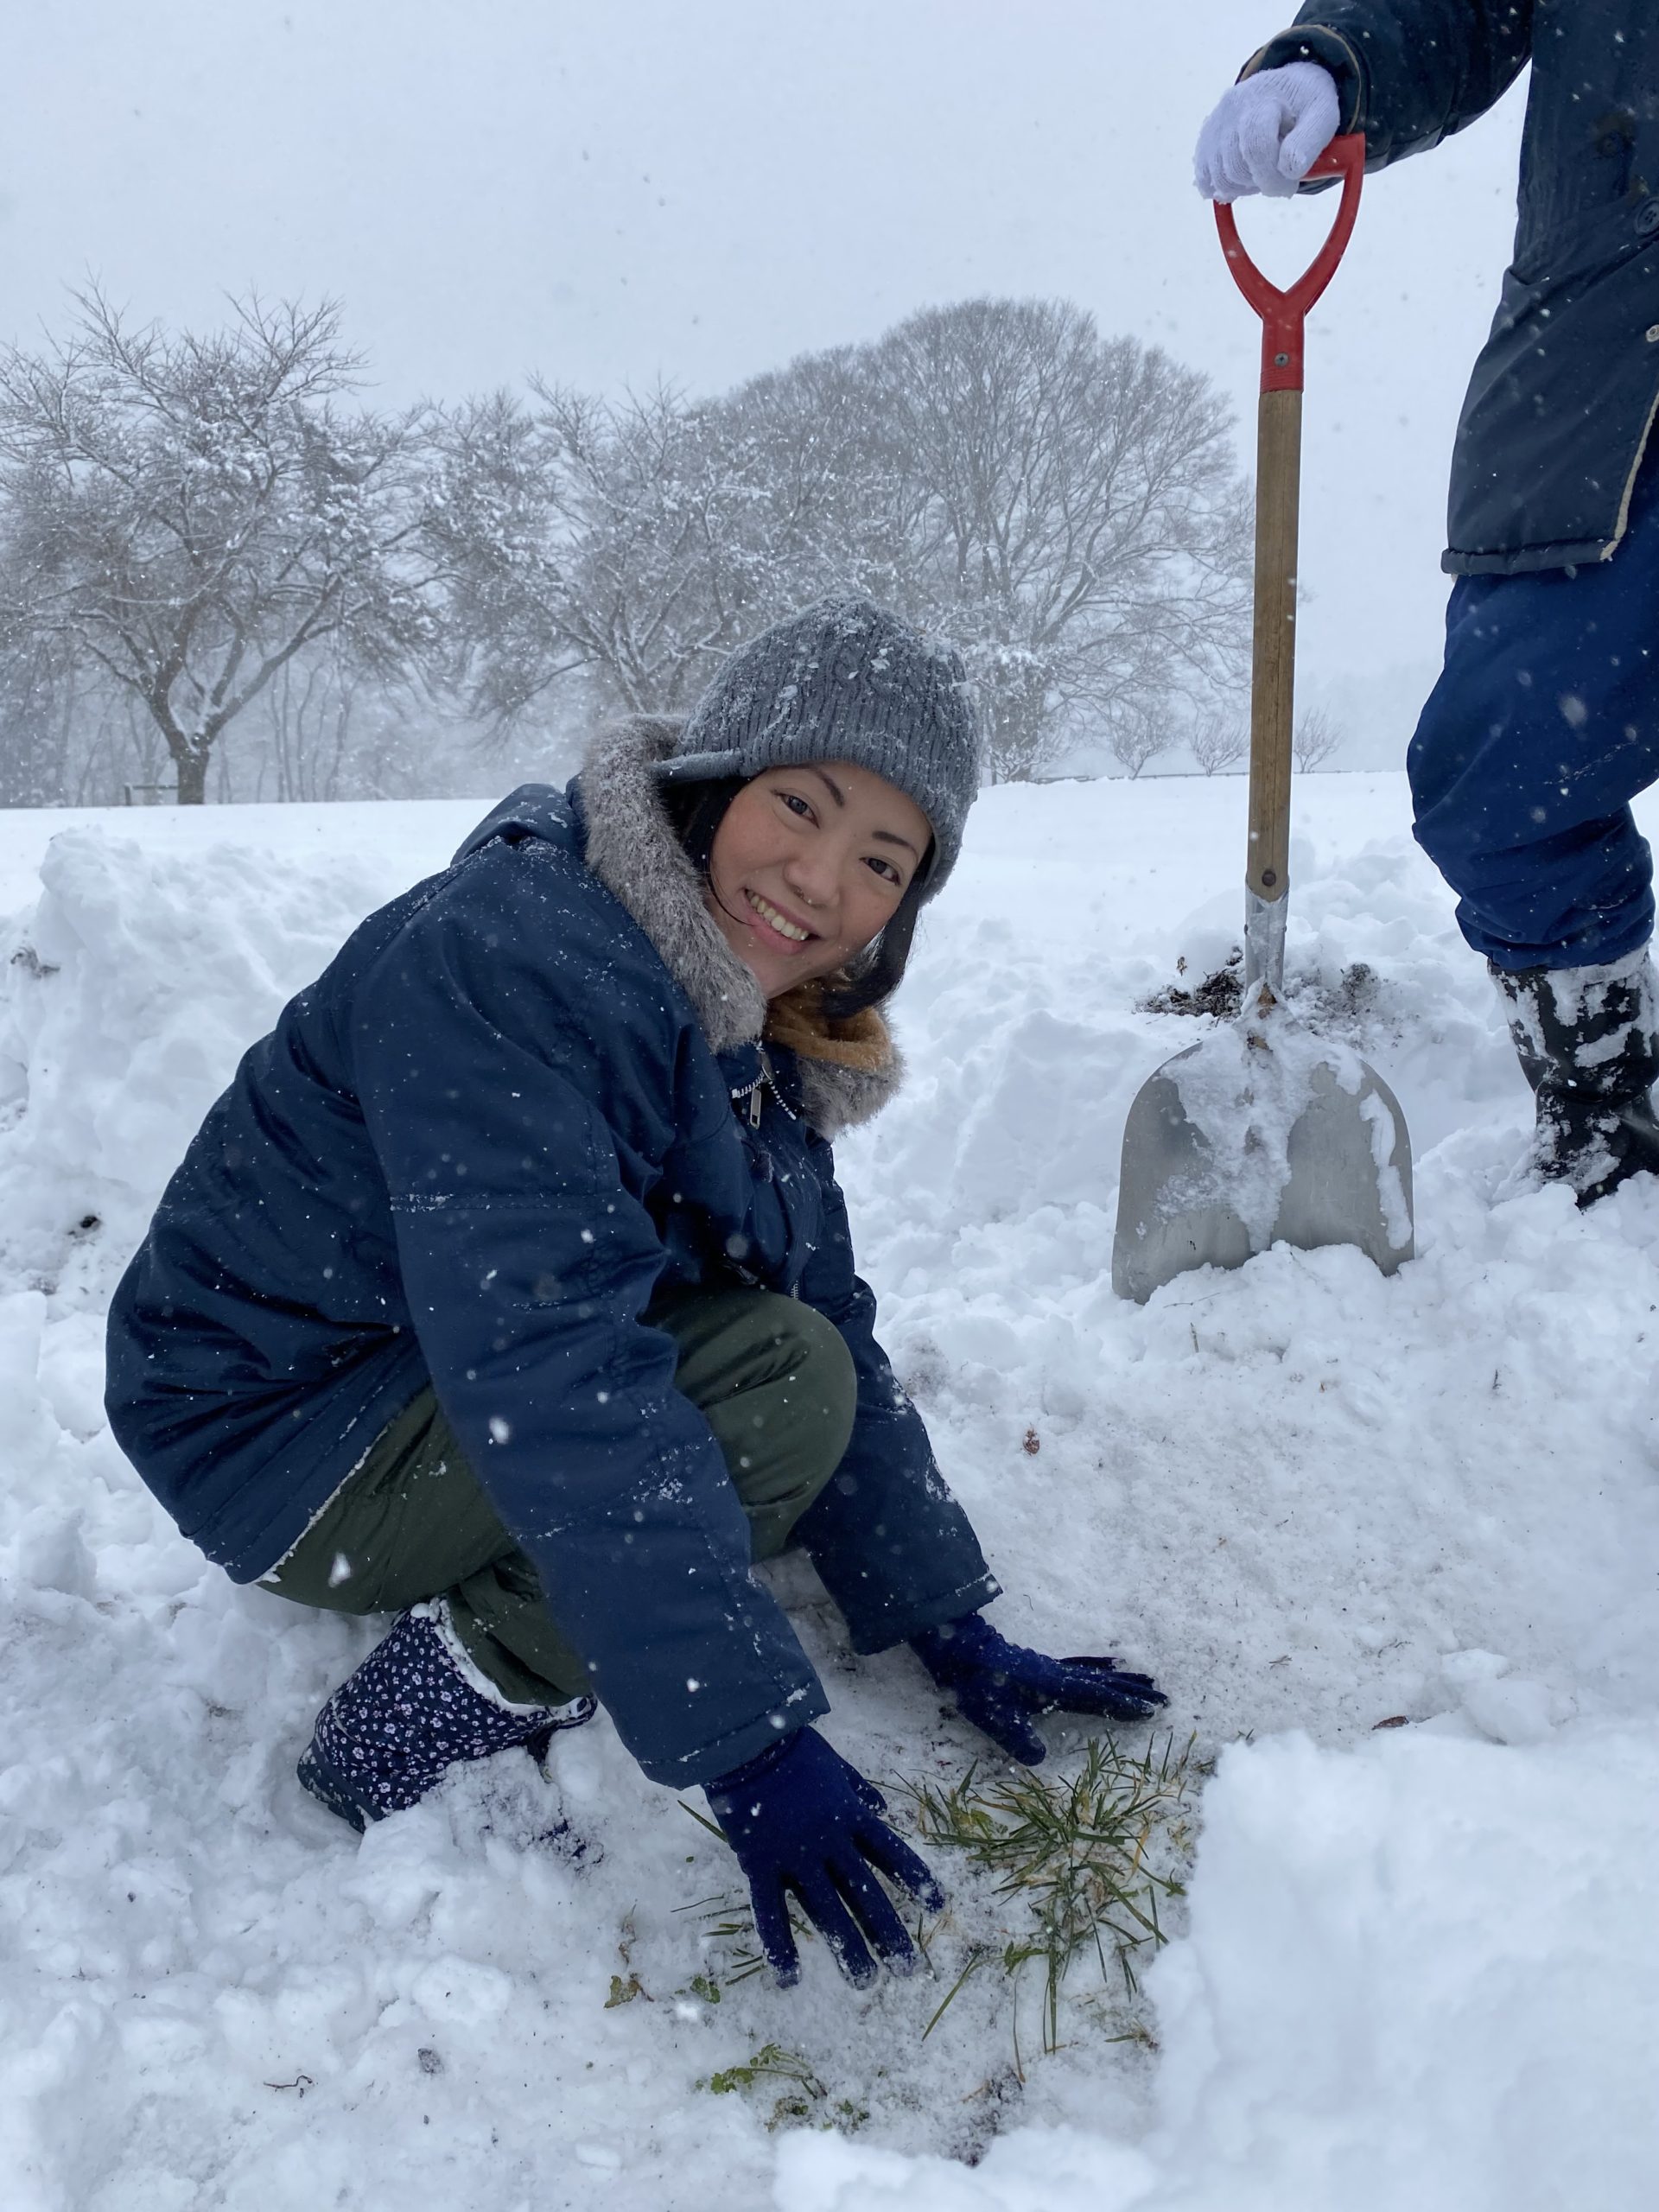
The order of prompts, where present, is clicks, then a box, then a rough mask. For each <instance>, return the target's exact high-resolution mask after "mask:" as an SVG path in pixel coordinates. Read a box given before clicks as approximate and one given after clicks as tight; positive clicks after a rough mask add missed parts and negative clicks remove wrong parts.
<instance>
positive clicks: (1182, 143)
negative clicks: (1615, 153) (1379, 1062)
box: [0, 0, 1520, 764]
mask: <svg viewBox="0 0 1659 2212" xmlns="http://www.w3.org/2000/svg"><path fill="white" fill-rule="evenodd" d="M1290 12H1292V10H1290V9H1289V8H1288V7H1287V9H1285V10H1283V11H1282V12H1281V10H1279V9H1277V8H1275V7H1274V6H1272V5H1271V4H1258V0H1184V4H1183V5H1182V6H1181V7H1180V9H1179V10H1173V9H1172V8H1170V7H1169V6H1168V5H1167V4H1160V5H1157V6H1154V7H1141V8H1131V7H1128V6H1125V5H1122V4H1113V0H1020V5H1019V6H1018V7H1011V6H1009V5H1008V4H1007V0H795V4H790V0H701V4H697V0H470V4H466V5H463V4H461V0H288V4H283V0H231V4H228V5H227V4H226V0H12V9H11V15H10V22H11V31H10V37H9V39H8V41H7V42H6V49H5V58H4V67H5V75H6V85H5V92H4V113H3V118H0V302H3V309H0V334H4V335H7V336H11V337H16V338H18V339H22V340H29V338H30V337H31V336H32V335H33V334H36V333H38V331H39V329H40V327H41V325H42V324H46V325H48V326H50V325H56V324H60V323H61V322H62V321H64V319H65V316H66V312H67V290H66V288H67V287H69V286H72V285H73V284H74V283H77V282H79V281H81V280H82V279H84V277H85V276H86V274H88V273H92V274H96V275H97V276H98V277H100V278H101V279H102V281H103V282H104V283H105V284H106V285H107V286H108V287H109V289H111V292H112V293H113V294H114V295H115V296H116V297H117V298H118V299H119V300H121V301H123V302H126V303H127V304H128V305H130V307H131V308H133V309H134V310H135V311H136V312H137V313H139V314H141V315H146V316H148V315H158V316H161V317H162V318H164V319H168V320H171V321H196V322H205V321H211V320H213V318H214V317H215V316H216V315H217V314H218V312H219V306H220V302H221V300H222V296H223V294H224V293H225V292H226V291H227V290H230V291H234V290H240V289H245V288H246V287H248V286H250V285H257V287H258V289H260V290H262V291H264V292H265V293H267V294H269V295H274V296H281V295H288V294H302V295H306V296H313V297H315V296H317V295H319V294H321V293H325V292H327V293H332V294H334V295H337V296H339V297H340V299H341V300H342V301H343V302H344V303H345V306H346V316H347V328H348V332H349V334H350V336H351V338H352V339H353V341H354V342H355V343H356V344H358V345H359V346H362V347H364V348H365V349H366V350H367V352H368V353H369V354H370V355H371V357H372V363H373V368H374V373H375V376H376V378H377V380H378V385H379V386H380V389H381V391H382V392H383V394H384V395H385V397H388V398H392V399H403V398H407V397H416V396H417V395H419V394H422V393H429V394H432V395H434V396H436V397H454V396H456V395H459V394H460V393H461V392H462V391H468V390H473V389H476V388H478V387H480V386H485V385H493V384H499V383H502V382H511V381H513V380H516V379H517V378H519V377H520V376H522V375H523V374H524V372H526V371H528V370H531V369H540V370H542V371H543V372H546V373H547V374H548V375H550V376H551V377H555V378H560V379H563V380H565V381H569V382H572V383H575V384H579V385H587V386H589V387H593V388H597V389H611V388H615V387H620V386H621V385H625V384H635V385H642V384H646V383H649V382H651V381H652V380H653V379H654V378H657V377H658V375H662V376H665V377H668V378H671V379H673V380H675V381H677V382H679V383H681V384H683V385H686V386H688V387H689V388H690V389H691V390H693V391H717V390H719V389H721V388H722V387H723V386H725V385H728V384H730V383H733V382H734V381H735V380H737V379H738V378H741V377H743V376H745V375H747V374H748V373H750V372H753V371H756V370H759V369H762V368H766V367H769V366H772V365H776V364H778V363H780V362H782V361H784V360H786V359H789V358H790V357H791V355H793V354H795V353H800V352H802V351H804V350H807V349H809V348H812V347H816V346H826V345H831V344H835V343H837V342H840V341H842V340H848V339H857V338H862V337H867V336H870V335H873V334H875V333H876V332H878V331H880V330H881V329H883V328H885V327H887V325H888V324H890V323H892V322H893V321H897V320H898V319H899V317H900V316H902V315H906V314H907V313H908V312H909V311H910V310H911V309H912V308H916V307H918V306H920V305H922V304H924V303H925V302H938V301H944V300H949V299H955V298H961V297H963V296H969V295H973V294H976V293H997V294H1007V295H1024V294H1048V295H1059V296H1065V297H1067V298H1069V299H1072V300H1075V301H1077V302H1080V303H1082V304H1083V305H1084V306H1086V307H1088V308H1090V309H1091V310H1092V311H1093V312H1094V313H1095V315H1096V316H1097V317H1098V318H1099V321H1100V322H1101V324H1102V327H1103V328H1104V329H1106V330H1108V331H1109V332H1118V331H1124V332H1128V333H1130V334H1133V335H1135V336H1136V337H1139V338H1141V339H1142V340H1147V341H1150V342H1155V343H1158V344H1161V345H1164V346H1167V347H1168V348H1169V349H1170V350H1171V351H1172V352H1173V353H1176V354H1177V355H1179V357H1180V358H1181V359H1184V360H1185V361H1188V362H1191V363H1193V364H1195V365H1199V366H1202V367H1204V368H1206V369H1207V370H1209V371H1210V372H1211V373H1212V374H1213V375H1215V376H1216V377H1217V378H1218V379H1219V380H1220V381H1221V382H1222V383H1223V384H1224V385H1225V386H1226V388H1227V389H1228V391H1230V393H1231V394H1232V395H1233V397H1234V398H1235V401H1236V404H1237V405H1238V407H1239V409H1240V411H1241V416H1242V418H1243V429H1244V431H1245V433H1246V435H1247V437H1248V434H1249V424H1250V421H1251V417H1252V415H1253V408H1254V391H1255V322H1254V319H1253V317H1252V316H1251V315H1249V311H1248V309H1246V308H1245V307H1244V305H1243V302H1242V301H1240V300H1239V299H1238V298H1237V296H1236V295H1235V293H1234V292H1233V290H1232V288H1231V285H1230V281H1229V279H1228V277H1227V276H1226V274H1225V271H1224V266H1223V264H1222V262H1221V258H1220V256H1219V253H1218V251H1217V246H1216V243H1215V235H1214V230H1213V226H1212V223H1211V216H1210V213H1209V211H1208V210H1207V209H1206V208H1205V207H1204V206H1203V204H1202V203H1201V202H1200V201H1199V200H1198V198H1197V197H1196V195H1195V194H1194V193H1193V191H1192V184H1191V175H1190V161H1191V150H1192V139H1193V137H1194V134H1195V132H1196V130H1197V128H1198V123H1199V122H1200V120H1201V119H1202V118H1203V116H1204V114H1205V111H1206V110H1207V108H1208V107H1209V106H1210V105H1211V102H1212V101H1213V100H1214V99H1216V97H1217V95H1218V93H1219V92H1220V91H1221V90H1222V88H1223V87H1224V86H1225V85H1226V84H1228V83H1229V82H1230V80H1231V79H1232V77H1233V76H1234V74H1235V73H1236V70H1237V68H1238V67H1239V65H1240V63H1241V62H1242V61H1243V60H1244V59H1245V57H1246V56H1247V55H1248V54H1249V53H1250V52H1251V51H1252V50H1253V48H1255V45H1256V44H1257V43H1258V42H1259V41H1260V40H1261V39H1262V38H1263V37H1265V36H1267V35H1268V34H1269V33H1271V32H1273V31H1274V30H1276V29H1280V28H1281V27H1282V23H1283V22H1284V21H1285V20H1286V19H1287V16H1288V15H1289V13H1290ZM1519 121H1520V108H1519V99H1518V97H1517V96H1516V94H1511V96H1510V99H1509V100H1508V101H1506V102H1505V104H1504V106H1503V109H1502V110H1500V111H1497V113H1495V114H1494V115H1492V116H1491V117H1489V118H1486V119H1485V120H1484V122H1482V123H1481V124H1478V126H1476V127H1475V128H1474V129H1473V130H1471V131H1470V132H1469V133H1467V134H1466V135H1465V137H1462V138H1461V139H1459V140H1457V141H1454V142H1453V143H1452V144H1450V145H1448V146H1446V147H1443V148H1441V149H1439V150H1438V151H1437V152H1435V153H1434V154H1433V155H1432V156H1428V157H1427V158H1426V159H1422V160H1419V161H1415V162H1409V163H1408V164H1406V165H1404V166H1403V167H1402V168H1400V169H1398V170H1395V172H1393V173H1391V174H1390V175H1388V176H1386V177H1383V178H1381V179H1376V180H1373V181H1371V183H1370V185H1369V186H1368V188H1367V194H1366V200H1365V205H1364V207H1363V209H1362V212H1361V216H1360V224H1359V230H1358V232H1357V238H1356V241H1355V245H1354V246H1353V248H1352V250H1351V253H1350V256H1349V258H1348V261H1347V262H1346V263H1345V264H1344V268H1343V270H1342V272H1341V274H1340V276H1339V277H1338V279H1337V282H1336V284H1335V285H1334V286H1333V288H1332V291H1331V293H1330V294H1329V295H1328V296H1327V298H1326V302H1325V305H1324V306H1323V307H1322V308H1320V310H1319V313H1318V315H1317V317H1316V320H1315V322H1314V325H1313V329H1312V332H1311V336H1310V347H1309V365H1308V402H1307V407H1308V417H1307V420H1308V448H1307V456H1306V473H1305V478H1304V483H1305V493H1304V541H1303V545H1304V551H1303V563H1302V567H1303V576H1304V581H1305V583H1306V586H1307V587H1308V588H1309V590H1310V592H1311V594H1313V598H1312V603H1311V604H1310V605H1309V607H1308V608H1307V610H1306V615H1305V617H1304V622H1303V633H1302V649H1303V666H1304V671H1305V673H1306V677H1307V679H1308V687H1309V692H1310V694H1317V693H1319V692H1321V691H1323V692H1325V693H1326V694H1327V695H1329V696H1332V697H1333V698H1335V699H1336V700H1338V702H1339V703H1341V705H1342V706H1343V708H1344V712H1345V713H1346V714H1347V715H1349V716H1350V718H1351V720H1352V721H1354V723H1355V724H1356V726H1357V729H1358V730H1359V731H1360V732H1361V733H1362V734H1363V749H1364V751H1365V753H1366V756H1367V757H1368V758H1374V759H1376V760H1377V761H1378V762H1379V764H1380V762H1381V761H1382V760H1383V759H1386V758H1389V757H1391V756H1393V755H1394V754H1395V753H1397V750H1398V747H1400V746H1402V745H1403V742H1404V739H1405V736H1406V735H1407V734H1408V728H1409V716H1410V712H1411V705H1412V700H1413V696H1414V693H1415V692H1416V691H1417V690H1420V689H1421V685H1422V684H1423V683H1426V682H1427V680H1428V678H1429V677H1430V676H1431V675H1432V672H1433V665H1434V662H1435V658H1436V655H1437V652H1438V633H1439V626H1440V613H1441V609H1442V607H1443V605H1444V600H1445V585H1444V581H1443V579H1442V578H1441V577H1440V575H1439V573H1438V569H1437V566H1436V563H1437V560H1438V556H1439V552H1440V544H1441V542H1442V540H1441V527H1442V518H1443V512H1444V493H1445V477H1446V459H1447V455H1448V453H1449V450H1450V445H1451V438H1452V427H1453V424H1454V423H1455V421H1456V417H1457V410H1458V405H1459V400H1460V398H1461V396H1462V391H1463V385H1464V380H1465V376H1466V374H1467V371H1468V367H1469V364H1470V362H1471V360H1472V359H1473V357H1474V354H1475V352H1476V350H1477V348H1478V345H1479V343H1480V340H1481V338H1482V336H1483V335H1484V330H1485V327H1486V325H1487V322H1488V321H1490V318H1491V311H1492V307H1493V304H1494V302H1495V300H1496V296H1497V279H1498V276H1499V274H1500V272H1501V270H1502V269H1503V264H1504V263H1505V261H1506V260H1507V258H1508V252H1509V244H1510V232H1511V229H1512V226H1513V206H1514V188H1515V164H1516V142H1517V137H1518V131H1519ZM1326 212H1327V211H1326V208H1325V205H1324V204H1323V203H1321V204H1319V206H1317V207H1313V206H1309V205H1306V204H1299V205H1297V206H1294V207H1289V208H1283V207H1271V208H1262V207H1260V206H1259V205H1258V206H1257V207H1254V208H1252V210H1251V211H1250V213H1251V216H1252V217H1253V218H1254V220H1253V221H1252V222H1251V223H1250V226H1249V236H1250V237H1251V238H1252V239H1253V240H1256V241H1260V240H1262V238H1268V239H1269V240H1270V241H1271V243H1270V244H1269V245H1268V246H1267V247H1266V248H1264V249H1263V251H1264V257H1268V258H1272V257H1274V255H1275V254H1278V255H1279V256H1280V257H1281V260H1282V258H1283V257H1286V256H1288V257H1290V258H1293V259H1295V260H1297V261H1300V259H1302V258H1305V257H1306V255H1307V254H1309V253H1311V252H1312V251H1313V246H1314V245H1315V244H1316V242H1317V237H1318V232H1319V226H1322V224H1323V223H1324V221H1325V218H1326Z"/></svg>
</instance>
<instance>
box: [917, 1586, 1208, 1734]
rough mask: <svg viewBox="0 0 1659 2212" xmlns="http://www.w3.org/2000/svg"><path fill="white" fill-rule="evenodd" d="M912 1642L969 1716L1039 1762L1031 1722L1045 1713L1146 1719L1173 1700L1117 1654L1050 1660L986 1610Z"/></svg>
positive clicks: (926, 1632) (928, 1630)
mask: <svg viewBox="0 0 1659 2212" xmlns="http://www.w3.org/2000/svg"><path fill="white" fill-rule="evenodd" d="M910 1648H911V1649H912V1651H913V1652H914V1653H915V1654H916V1656H917V1657H918V1659H919V1660H920V1661H921V1662H922V1664H923V1666H924V1667H925V1668H926V1669H927V1671H928V1673H929V1674H930V1675H932V1677H933V1679H934V1681H936V1682H937V1683H938V1686H939V1688H941V1689H943V1690H949V1691H950V1694H951V1695H952V1696H953V1697H954V1698H955V1699H956V1700H957V1712H958V1713H961V1715H962V1717H963V1719H964V1720H971V1721H972V1722H973V1724H974V1726H975V1727H976V1728H982V1729H983V1730H984V1732H985V1733H986V1734H987V1735H988V1737H990V1738H991V1739H992V1741H993V1742H995V1743H998V1744H1000V1745H1001V1746H1002V1749H1003V1750H1004V1751H1006V1752H1007V1754H1008V1756H1009V1758H1016V1759H1020V1760H1022V1761H1023V1762H1024V1764H1026V1765H1027V1766H1039V1765H1040V1764H1042V1762H1043V1760H1044V1759H1046V1758H1047V1757H1048V1746H1047V1745H1046V1744H1045V1743H1044V1741H1043V1739H1042V1738H1041V1737H1040V1736H1039V1734H1038V1733H1037V1731H1036V1729H1035V1728H1034V1727H1033V1726H1032V1723H1033V1719H1035V1717H1036V1715H1037V1714H1038V1713H1053V1712H1057V1711H1058V1712H1062V1713H1099V1714H1101V1715H1103V1717H1104V1718H1105V1719H1109V1720H1146V1719H1149V1718H1150V1717H1151V1715H1152V1713H1154V1710H1155V1709H1156V1708H1157V1707H1159V1706H1160V1705H1165V1704H1166V1703H1167V1702H1168V1700H1167V1699H1166V1697H1165V1695H1164V1694H1163V1692H1162V1691H1161V1690H1160V1689H1159V1688H1157V1687H1156V1685H1155V1684H1154V1681H1153V1680H1152V1677H1151V1675H1130V1674H1126V1673H1125V1672H1124V1670H1123V1669H1122V1668H1121V1667H1120V1666H1119V1665H1118V1663H1117V1662H1116V1659H1051V1658H1049V1656H1047V1654H1046V1652H1042V1651H1027V1649H1026V1648H1025V1646H1024V1645H1023V1644H1021V1643H1009V1642H1008V1641H1007V1637H1001V1636H999V1635H998V1634H997V1632H996V1630H995V1629H994V1628H993V1627H992V1626H991V1624H990V1623H989V1622H988V1620H987V1619H986V1618H984V1616H983V1615H982V1614H981V1613H968V1614H966V1615H964V1616H963V1618H962V1619H961V1620H958V1621H947V1622H946V1623H945V1624H944V1626H943V1627H941V1628H925V1629H924V1630H922V1632H921V1634H920V1635H919V1636H912V1637H911V1639H910Z"/></svg>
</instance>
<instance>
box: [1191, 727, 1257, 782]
mask: <svg viewBox="0 0 1659 2212" xmlns="http://www.w3.org/2000/svg"><path fill="white" fill-rule="evenodd" d="M1186 744H1187V750H1188V751H1189V752H1190V753H1192V758H1193V759H1194V760H1196V761H1197V762H1198V766H1199V768H1200V769H1201V770H1202V771H1203V772H1204V773H1205V775H1206V776H1218V775H1220V774H1221V773H1222V772H1223V771H1224V770H1225V769H1228V768H1230V767H1231V766H1233V763H1234V762H1235V761H1236V760H1243V759H1244V758H1245V757H1246V755H1247V754H1248V753H1249V749H1250V733H1249V728H1248V727H1247V725H1246V724H1245V723H1244V722H1243V721H1241V720H1240V719H1239V718H1238V717H1237V716H1236V715H1226V714H1210V715H1201V716H1200V717H1199V719H1198V721H1195V722H1194V723H1193V725H1192V728H1191V729H1190V730H1189V731H1188V732H1187V739H1186Z"/></svg>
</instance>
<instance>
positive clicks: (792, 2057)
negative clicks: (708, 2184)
mask: <svg viewBox="0 0 1659 2212" xmlns="http://www.w3.org/2000/svg"><path fill="white" fill-rule="evenodd" d="M773 2082H784V2083H786V2084H787V2085H788V2086H787V2087H786V2088H785V2092H784V2094H783V2095H782V2096H780V2097H779V2098H778V2099H777V2100H776V2101H775V2102H774V2103H773V2105H772V2111H771V2113H770V2115H769V2116H768V2118H767V2120H766V2126H767V2127H768V2128H779V2127H782V2126H785V2125H788V2124H791V2123H792V2124H794V2125H796V2126H801V2125H803V2124H807V2125H810V2126H818V2127H838V2128H840V2129H841V2130H842V2133H846V2134H851V2133H853V2131H854V2130H855V2128H859V2127H861V2126H863V2125H864V2123H865V2121H866V2120H868V2118H869V2116H870V2115H869V2111H868V2107H866V2106H864V2105H860V2104H855V2103H854V2102H853V2101H852V2099H851V2098H850V2097H838V2098H836V2100H835V2101H834V2102H833V2103H832V2102H831V2101H830V2097H829V2090H828V2089H827V2088H825V2087H824V2085H823V2082H821V2081H820V2080H819V2079H818V2077H817V2075H816V2074H815V2073H814V2072H813V2071H812V2069H811V2067H810V2065H809V2064H808V2063H807V2062H806V2060H805V2059H804V2058H803V2057H802V2056H801V2054H800V2052H799V2051H798V2050H785V2048H784V2046H783V2045H782V2044H776V2043H767V2044H761V2046H760V2050H757V2051H756V2052H754V2054H753V2056H751V2057H749V2058H747V2059H745V2060H744V2062H743V2063H742V2064H741V2065H740V2066H725V2067H722V2068H721V2070H720V2071H719V2073H717V2074H711V2075H709V2078H708V2080H707V2081H706V2082H698V2084H697V2087H698V2088H700V2089H707V2090H708V2091H709V2094H710V2095H711V2096H716V2097H729V2096H731V2095H733V2094H735V2093H736V2092H738V2091H740V2090H741V2091H744V2092H747V2093H750V2094H753V2092H754V2091H756V2090H759V2089H767V2090H769V2089H770V2088H771V2087H772V2083H773Z"/></svg>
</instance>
